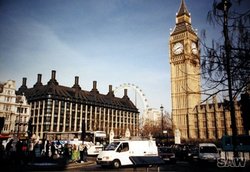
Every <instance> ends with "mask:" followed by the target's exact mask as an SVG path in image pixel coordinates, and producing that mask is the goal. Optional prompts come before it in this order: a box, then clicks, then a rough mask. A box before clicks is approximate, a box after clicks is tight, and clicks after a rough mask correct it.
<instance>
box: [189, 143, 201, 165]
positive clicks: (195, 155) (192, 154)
mask: <svg viewBox="0 0 250 172" xmlns="http://www.w3.org/2000/svg"><path fill="white" fill-rule="evenodd" d="M187 159H188V161H191V162H192V161H198V159H199V147H198V145H189V146H188V154H187Z"/></svg>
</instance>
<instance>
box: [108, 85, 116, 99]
mask: <svg viewBox="0 0 250 172" xmlns="http://www.w3.org/2000/svg"><path fill="white" fill-rule="evenodd" d="M107 95H109V96H112V97H114V96H115V95H114V91H113V89H112V85H109V92H108V94H107Z"/></svg>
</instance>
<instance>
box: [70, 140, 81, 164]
mask: <svg viewBox="0 0 250 172" xmlns="http://www.w3.org/2000/svg"><path fill="white" fill-rule="evenodd" d="M79 154H80V153H79V150H78V147H77V146H76V144H74V145H73V148H72V158H71V159H72V161H73V162H75V163H77V161H78V160H79V156H80V155H79Z"/></svg>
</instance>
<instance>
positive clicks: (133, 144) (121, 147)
mask: <svg viewBox="0 0 250 172" xmlns="http://www.w3.org/2000/svg"><path fill="white" fill-rule="evenodd" d="M131 156H158V150H157V146H156V143H155V141H153V140H141V141H135V140H127V141H125V140H124V141H115V142H112V143H110V144H109V145H108V146H107V147H106V148H105V150H104V151H101V152H100V153H99V155H98V156H97V158H96V163H97V164H98V165H101V166H105V165H111V166H113V167H114V168H119V167H120V166H124V165H133V163H132V161H131V160H130V159H129V157H131Z"/></svg>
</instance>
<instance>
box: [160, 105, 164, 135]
mask: <svg viewBox="0 0 250 172" xmlns="http://www.w3.org/2000/svg"><path fill="white" fill-rule="evenodd" d="M160 109H161V134H162V135H163V109H164V107H163V106H162V105H161V107H160Z"/></svg>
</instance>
